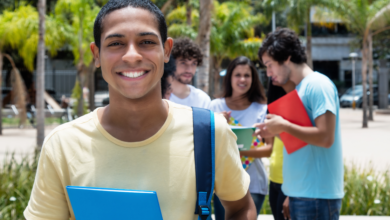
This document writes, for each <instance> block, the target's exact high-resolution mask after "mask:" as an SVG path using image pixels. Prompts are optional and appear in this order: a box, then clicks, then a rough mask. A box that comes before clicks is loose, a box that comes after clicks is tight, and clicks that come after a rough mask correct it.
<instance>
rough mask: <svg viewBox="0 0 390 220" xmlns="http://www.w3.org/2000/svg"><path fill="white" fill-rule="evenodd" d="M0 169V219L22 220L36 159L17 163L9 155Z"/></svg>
mask: <svg viewBox="0 0 390 220" xmlns="http://www.w3.org/2000/svg"><path fill="white" fill-rule="evenodd" d="M7 158H8V159H6V160H5V161H4V162H3V165H2V166H1V167H0V219H4V220H19V219H24V217H23V211H24V209H25V208H26V206H27V204H28V201H29V199H30V194H31V190H32V186H33V183H34V179H35V172H36V168H37V163H36V161H37V160H36V159H33V160H31V159H28V158H27V157H24V158H23V159H22V160H21V161H17V160H16V159H15V157H14V155H10V156H8V157H7Z"/></svg>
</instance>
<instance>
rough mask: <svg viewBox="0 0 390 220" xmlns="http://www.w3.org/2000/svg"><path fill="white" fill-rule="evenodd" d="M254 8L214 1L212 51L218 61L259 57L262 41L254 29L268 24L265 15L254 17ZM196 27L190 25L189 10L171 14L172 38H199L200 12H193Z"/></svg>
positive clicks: (169, 17) (178, 9)
mask: <svg viewBox="0 0 390 220" xmlns="http://www.w3.org/2000/svg"><path fill="white" fill-rule="evenodd" d="M252 11H253V9H252V7H251V6H250V5H248V4H247V3H243V2H240V3H238V2H232V1H226V2H224V3H221V4H220V3H218V2H217V1H214V11H213V16H212V27H211V36H210V51H211V53H212V54H213V55H214V56H215V57H217V60H218V61H221V60H222V59H223V58H235V57H237V56H239V55H246V56H248V57H250V58H251V59H256V58H257V50H258V48H259V47H260V46H261V39H260V38H258V37H255V36H254V27H255V26H256V25H258V24H261V23H264V22H265V19H264V17H263V16H262V15H261V14H258V15H253V14H252ZM191 17H192V21H193V22H192V25H191V27H190V26H188V25H187V24H186V8H185V7H184V6H182V7H178V8H176V9H174V10H173V11H171V13H169V14H168V15H167V23H168V24H169V28H168V34H169V35H170V36H171V37H174V38H177V37H189V38H192V39H195V38H196V37H197V32H198V27H199V12H198V10H197V9H193V10H192V14H191Z"/></svg>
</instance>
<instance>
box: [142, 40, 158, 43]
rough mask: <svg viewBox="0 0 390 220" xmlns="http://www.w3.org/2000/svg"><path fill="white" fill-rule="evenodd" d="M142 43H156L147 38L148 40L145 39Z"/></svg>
mask: <svg viewBox="0 0 390 220" xmlns="http://www.w3.org/2000/svg"><path fill="white" fill-rule="evenodd" d="M142 44H155V43H154V42H153V41H150V40H146V41H143V42H142Z"/></svg>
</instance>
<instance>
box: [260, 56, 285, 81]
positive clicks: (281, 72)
mask: <svg viewBox="0 0 390 220" xmlns="http://www.w3.org/2000/svg"><path fill="white" fill-rule="evenodd" d="M262 59H263V63H264V65H265V66H266V67H267V76H268V77H271V80H272V84H274V85H276V86H281V85H284V84H286V83H287V81H288V80H289V78H290V74H291V71H290V69H289V68H288V67H287V66H286V64H285V63H283V64H279V63H278V62H277V61H275V60H274V59H273V58H272V57H271V56H269V55H268V54H267V53H264V54H263V56H262Z"/></svg>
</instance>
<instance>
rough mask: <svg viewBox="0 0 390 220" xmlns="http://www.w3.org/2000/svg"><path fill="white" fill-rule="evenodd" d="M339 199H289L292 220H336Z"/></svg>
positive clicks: (339, 207)
mask: <svg viewBox="0 0 390 220" xmlns="http://www.w3.org/2000/svg"><path fill="white" fill-rule="evenodd" d="M340 209H341V199H312V198H297V197H290V215H291V219H292V220H338V219H339V216H340Z"/></svg>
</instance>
